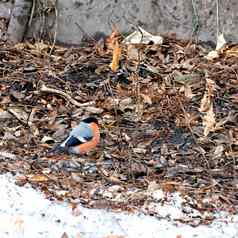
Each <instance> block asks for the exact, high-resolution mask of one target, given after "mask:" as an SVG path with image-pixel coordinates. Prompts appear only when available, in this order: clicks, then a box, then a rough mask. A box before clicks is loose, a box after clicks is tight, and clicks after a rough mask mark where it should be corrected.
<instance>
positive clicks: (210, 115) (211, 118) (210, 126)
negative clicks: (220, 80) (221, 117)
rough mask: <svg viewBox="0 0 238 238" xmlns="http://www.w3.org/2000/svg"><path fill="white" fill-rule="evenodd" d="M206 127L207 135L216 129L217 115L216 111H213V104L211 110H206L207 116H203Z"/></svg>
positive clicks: (205, 132)
mask: <svg viewBox="0 0 238 238" xmlns="http://www.w3.org/2000/svg"><path fill="white" fill-rule="evenodd" d="M202 124H203V126H204V127H205V128H204V132H203V134H204V136H207V135H208V134H209V132H211V131H214V128H215V125H216V117H215V113H214V112H213V104H211V105H210V108H209V110H208V111H207V112H206V114H205V116H204V117H203V122H202Z"/></svg>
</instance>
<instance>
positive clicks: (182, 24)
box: [0, 0, 238, 44]
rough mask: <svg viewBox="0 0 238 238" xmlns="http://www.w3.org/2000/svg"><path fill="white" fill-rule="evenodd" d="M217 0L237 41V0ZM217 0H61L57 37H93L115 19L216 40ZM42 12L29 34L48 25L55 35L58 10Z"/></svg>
mask: <svg viewBox="0 0 238 238" xmlns="http://www.w3.org/2000/svg"><path fill="white" fill-rule="evenodd" d="M45 1H46V0H45ZM48 1H49V0H48ZM51 1H52V0H51ZM0 2H1V1H0ZM218 2H219V26H220V31H222V32H223V33H224V34H225V35H226V36H228V38H229V39H232V40H234V41H237V40H238V27H237V26H238V13H237V12H238V1H237V0H229V1H228V0H219V1H218ZM216 3H217V1H214V0H130V1H128V0H58V1H57V6H56V8H57V41H59V42H62V43H67V44H79V43H80V42H81V40H82V39H83V37H84V35H85V34H88V35H90V36H92V37H94V36H95V34H96V33H98V32H103V33H105V34H110V32H111V30H112V25H113V23H114V24H116V25H117V27H118V28H119V30H120V31H121V32H128V31H131V30H132V29H133V25H139V26H141V27H142V28H144V29H145V30H147V31H149V32H151V33H162V34H167V33H176V35H177V37H179V38H191V37H192V36H196V37H197V38H198V39H200V40H203V41H209V40H212V41H215V40H216V34H217V4H216ZM42 16H43V15H41V17H40V16H39V14H38V17H37V18H34V19H33V23H32V26H31V28H30V29H29V31H28V36H32V35H33V36H35V37H38V33H39V32H40V33H42V32H43V30H42V29H44V27H46V25H47V26H48V28H49V30H50V33H51V34H50V35H51V37H53V35H54V32H55V29H56V27H55V25H54V22H55V12H54V11H50V12H48V13H47V14H46V15H45V16H46V19H45V18H44V17H42ZM42 19H44V21H42ZM47 31H48V30H46V32H47Z"/></svg>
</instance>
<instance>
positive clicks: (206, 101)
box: [199, 92, 211, 112]
mask: <svg viewBox="0 0 238 238" xmlns="http://www.w3.org/2000/svg"><path fill="white" fill-rule="evenodd" d="M210 105H211V98H210V97H209V96H208V94H207V92H206V93H205V94H204V95H203V98H202V100H201V105H200V108H199V111H200V112H206V111H208V110H209V108H210Z"/></svg>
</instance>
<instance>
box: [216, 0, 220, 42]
mask: <svg viewBox="0 0 238 238" xmlns="http://www.w3.org/2000/svg"><path fill="white" fill-rule="evenodd" d="M216 5H217V39H218V36H219V34H220V17H219V15H220V14H219V0H216Z"/></svg>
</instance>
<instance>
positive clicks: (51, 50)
mask: <svg viewBox="0 0 238 238" xmlns="http://www.w3.org/2000/svg"><path fill="white" fill-rule="evenodd" d="M56 4H57V0H56V1H55V6H54V8H55V32H54V41H53V44H52V46H51V49H50V53H49V55H51V54H52V52H53V49H54V48H55V43H56V37H57V30H58V10H57V6H56Z"/></svg>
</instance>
